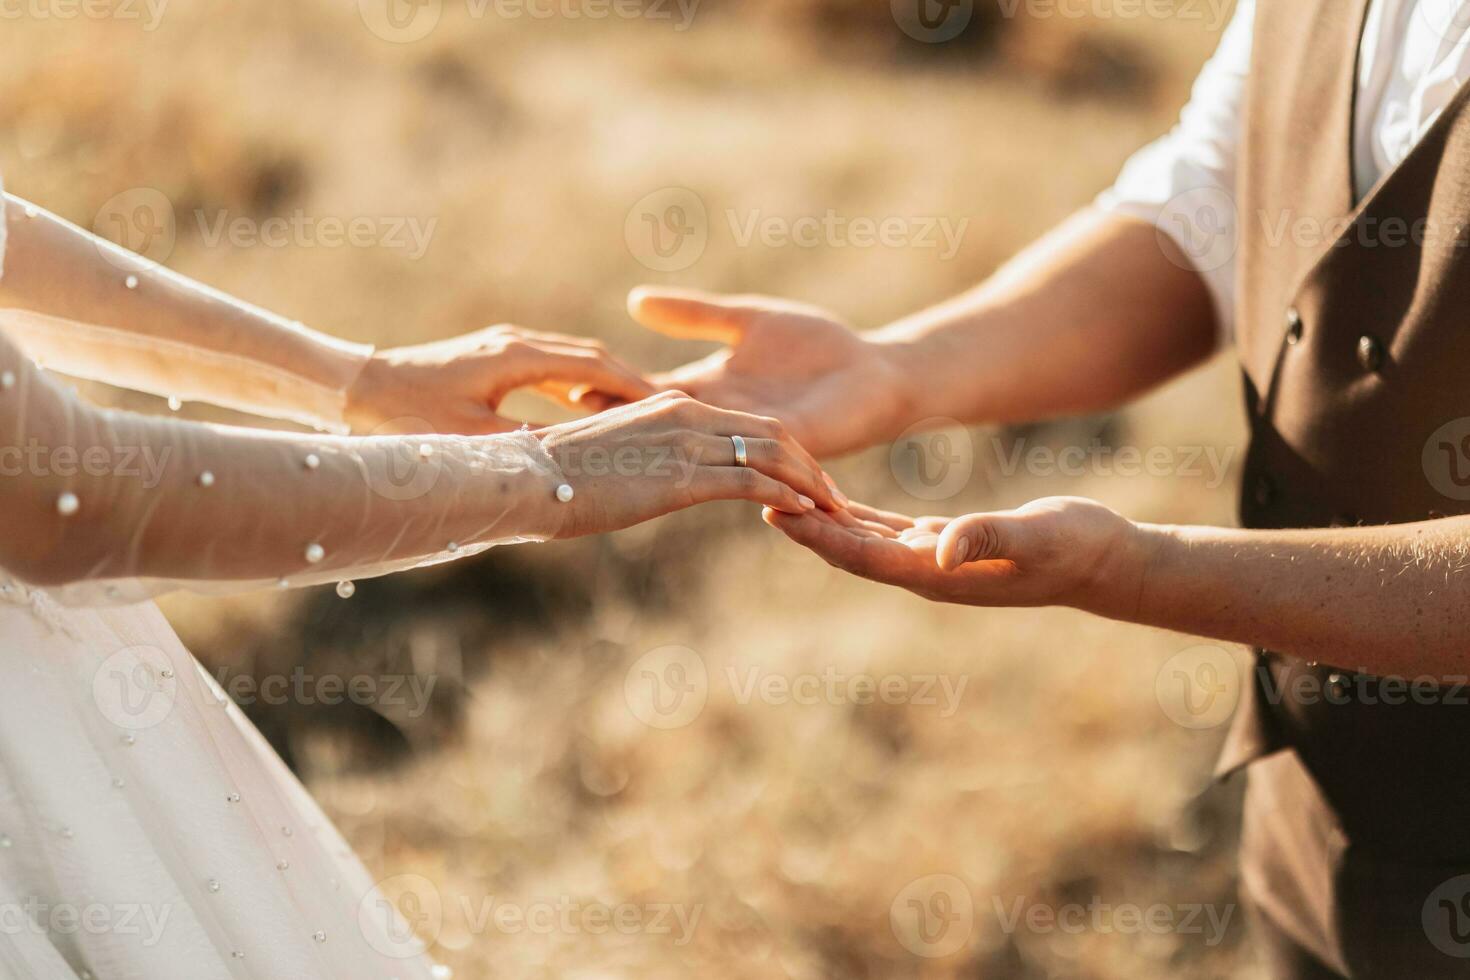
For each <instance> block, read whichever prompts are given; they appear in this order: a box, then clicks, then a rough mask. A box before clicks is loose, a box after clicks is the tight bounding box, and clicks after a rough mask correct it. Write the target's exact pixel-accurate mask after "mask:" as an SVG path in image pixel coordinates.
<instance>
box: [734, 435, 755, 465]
mask: <svg viewBox="0 0 1470 980" xmlns="http://www.w3.org/2000/svg"><path fill="white" fill-rule="evenodd" d="M730 441H731V442H732V443H734V445H735V465H736V466H749V465H750V459H749V457H747V456H746V455H745V440H744V439H743V438H741V437H740V436H731V437H730Z"/></svg>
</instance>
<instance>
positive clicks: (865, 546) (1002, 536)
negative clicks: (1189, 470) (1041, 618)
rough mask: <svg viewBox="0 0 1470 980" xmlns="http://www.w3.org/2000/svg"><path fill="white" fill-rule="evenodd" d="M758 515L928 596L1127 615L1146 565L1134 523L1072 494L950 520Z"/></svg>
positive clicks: (847, 564)
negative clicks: (1065, 607) (1000, 510)
mask: <svg viewBox="0 0 1470 980" xmlns="http://www.w3.org/2000/svg"><path fill="white" fill-rule="evenodd" d="M765 519H766V523H768V524H770V525H771V526H773V527H775V528H778V529H779V530H781V531H783V532H785V534H786V535H787V536H788V537H790V538H791V539H792V540H793V541H795V542H797V543H798V544H801V545H805V546H806V547H807V548H810V549H811V550H812V551H814V552H816V553H817V554H818V555H820V556H821V557H822V558H823V559H824V560H825V561H826V562H827V563H828V564H830V565H833V566H835V567H837V568H841V569H843V570H844V571H848V572H851V573H853V574H854V575H860V576H862V577H863V578H868V579H872V580H873V581H875V582H883V583H886V584H888V585H897V586H899V587H901V588H905V589H908V590H909V591H911V592H914V593H917V594H918V595H921V596H923V597H924V598H926V599H932V600H934V601H936V602H957V603H964V604H968V605H975V606H1050V605H1065V606H1074V607H1076V608H1079V609H1086V610H1088V611H1090V612H1096V613H1099V614H1101V615H1106V616H1114V617H1118V618H1126V617H1127V615H1128V614H1129V613H1130V611H1131V607H1132V606H1135V605H1136V604H1137V602H1138V598H1139V594H1140V590H1141V588H1142V584H1143V580H1144V574H1145V570H1146V568H1147V565H1148V561H1149V547H1150V545H1149V544H1148V543H1147V540H1146V538H1145V536H1144V535H1142V534H1140V532H1139V529H1138V528H1137V526H1136V525H1134V524H1133V523H1132V522H1131V521H1128V520H1126V519H1125V518H1123V517H1120V516H1119V515H1118V514H1116V513H1114V512H1113V511H1111V510H1109V509H1108V508H1106V507H1104V506H1103V505H1102V504H1099V503H1096V502H1094V501H1091V500H1084V499H1081V498H1077V497H1050V498H1046V499H1043V500H1035V501H1032V502H1031V503H1029V504H1026V505H1025V506H1024V507H1020V508H1018V509H1016V510H1012V511H1003V512H999V513H988V514H966V515H965V516H963V517H954V518H950V517H920V518H908V517H903V516H901V515H898V514H890V513H886V512H880V511H875V510H873V509H871V508H868V507H864V506H862V505H860V504H851V505H849V507H848V508H847V511H846V513H837V514H825V513H821V512H816V513H804V514H783V513H778V512H776V511H773V510H767V511H766V512H765Z"/></svg>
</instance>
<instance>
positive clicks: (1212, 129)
mask: <svg viewBox="0 0 1470 980" xmlns="http://www.w3.org/2000/svg"><path fill="white" fill-rule="evenodd" d="M1288 2H1289V0H1288ZM1255 15H1256V0H1240V4H1239V6H1238V7H1237V8H1236V12H1235V17H1234V19H1233V20H1232V21H1231V22H1230V26H1229V27H1227V28H1226V30H1225V34H1224V36H1223V37H1222V38H1221V40H1220V47H1219V49H1218V50H1217V51H1216V52H1215V54H1214V56H1213V57H1212V58H1211V59H1210V61H1209V62H1208V63H1207V64H1206V65H1205V67H1204V70H1203V71H1201V72H1200V75H1199V78H1198V79H1197V80H1196V81H1195V84H1194V91H1193V93H1192V94H1191V96H1190V100H1189V104H1188V105H1186V106H1185V107H1184V111H1183V113H1182V114H1181V116H1180V119H1179V124H1178V125H1177V126H1175V128H1174V129H1173V130H1172V131H1171V132H1169V133H1168V134H1167V135H1165V136H1164V137H1162V138H1161V139H1159V140H1157V141H1156V142H1154V143H1152V144H1150V145H1149V146H1146V147H1144V148H1143V149H1142V150H1140V151H1139V152H1138V153H1136V154H1134V156H1133V157H1132V158H1131V159H1130V160H1129V161H1128V162H1127V164H1125V165H1124V167H1123V172H1122V173H1121V174H1120V175H1119V177H1118V180H1117V182H1116V183H1115V184H1114V185H1113V186H1112V188H1111V189H1109V190H1108V191H1107V192H1105V193H1104V194H1103V195H1102V196H1101V197H1099V198H1098V205H1099V206H1100V207H1101V208H1103V209H1104V210H1107V211H1114V212H1118V213H1123V214H1131V215H1134V216H1136V217H1139V218H1142V219H1143V220H1145V221H1150V222H1154V223H1155V224H1157V225H1158V227H1159V228H1160V229H1161V230H1163V231H1165V232H1166V233H1168V234H1169V235H1170V236H1171V237H1173V238H1174V239H1175V240H1176V241H1178V242H1179V244H1180V246H1181V248H1183V250H1184V252H1185V254H1186V255H1189V256H1191V257H1192V258H1193V259H1194V261H1195V264H1196V267H1197V268H1198V269H1199V272H1200V274H1201V275H1202V276H1203V277H1204V279H1205V282H1206V283H1207V284H1208V286H1209V288H1210V293H1211V295H1212V296H1213V297H1214V300H1215V304H1216V308H1217V309H1218V311H1219V314H1220V323H1221V325H1222V328H1223V330H1224V331H1225V333H1226V335H1227V336H1229V335H1230V334H1232V333H1233V331H1234V323H1235V311H1234V307H1235V292H1234V290H1235V276H1236V258H1235V257H1236V254H1237V249H1236V238H1237V235H1238V227H1237V222H1238V217H1237V215H1236V214H1235V212H1234V207H1233V201H1234V196H1235V169H1236V155H1237V152H1238V149H1239V145H1240V132H1241V110H1242V108H1243V106H1242V102H1243V96H1244V88H1245V79H1246V74H1247V72H1249V71H1250V61H1251V44H1252V34H1253V28H1254V24H1255ZM1366 28H1367V29H1366V30H1365V31H1364V33H1363V41H1362V50H1361V53H1360V57H1359V70H1358V114H1357V125H1356V131H1355V132H1354V133H1353V162H1354V172H1355V174H1356V180H1357V187H1356V191H1357V194H1358V196H1359V197H1363V196H1365V195H1366V194H1367V193H1368V192H1369V191H1370V190H1371V189H1372V188H1373V186H1374V185H1375V184H1377V183H1378V181H1379V179H1380V178H1381V177H1382V176H1383V175H1384V174H1385V173H1387V172H1388V171H1389V170H1391V169H1393V168H1394V167H1395V166H1397V165H1398V164H1399V163H1400V162H1401V161H1402V160H1403V159H1404V157H1406V156H1408V154H1409V151H1410V150H1411V149H1413V147H1414V145H1415V144H1416V143H1417V142H1418V141H1419V139H1420V137H1422V136H1423V135H1424V133H1425V131H1426V130H1427V129H1429V127H1430V126H1431V125H1433V123H1434V121H1435V119H1436V118H1437V117H1438V116H1439V114H1440V112H1441V111H1443V109H1444V107H1445V105H1446V104H1447V103H1448V102H1449V101H1450V99H1451V97H1452V96H1453V95H1454V94H1455V91H1456V90H1457V89H1458V88H1459V87H1460V86H1461V85H1462V84H1464V82H1465V81H1466V79H1467V78H1470V0H1372V3H1371V5H1370V7H1369V12H1368V20H1367V25H1366Z"/></svg>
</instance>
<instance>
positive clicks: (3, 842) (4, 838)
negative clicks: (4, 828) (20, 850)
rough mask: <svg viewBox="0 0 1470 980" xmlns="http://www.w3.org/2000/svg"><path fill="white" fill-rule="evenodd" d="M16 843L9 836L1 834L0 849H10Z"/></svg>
mask: <svg viewBox="0 0 1470 980" xmlns="http://www.w3.org/2000/svg"><path fill="white" fill-rule="evenodd" d="M14 843H15V841H13V840H11V839H10V835H9V834H0V847H9V846H10V845H12V844H14Z"/></svg>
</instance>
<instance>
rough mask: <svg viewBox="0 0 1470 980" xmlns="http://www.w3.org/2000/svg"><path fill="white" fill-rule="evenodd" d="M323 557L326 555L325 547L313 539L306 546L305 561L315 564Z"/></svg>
mask: <svg viewBox="0 0 1470 980" xmlns="http://www.w3.org/2000/svg"><path fill="white" fill-rule="evenodd" d="M325 557H327V549H325V548H323V547H322V546H321V545H319V544H317V543H316V542H315V541H313V542H312V543H311V544H309V545H307V546H306V561H307V563H308V564H312V565H315V564H316V563H317V562H319V561H321V560H322V559H323V558H325Z"/></svg>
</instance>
